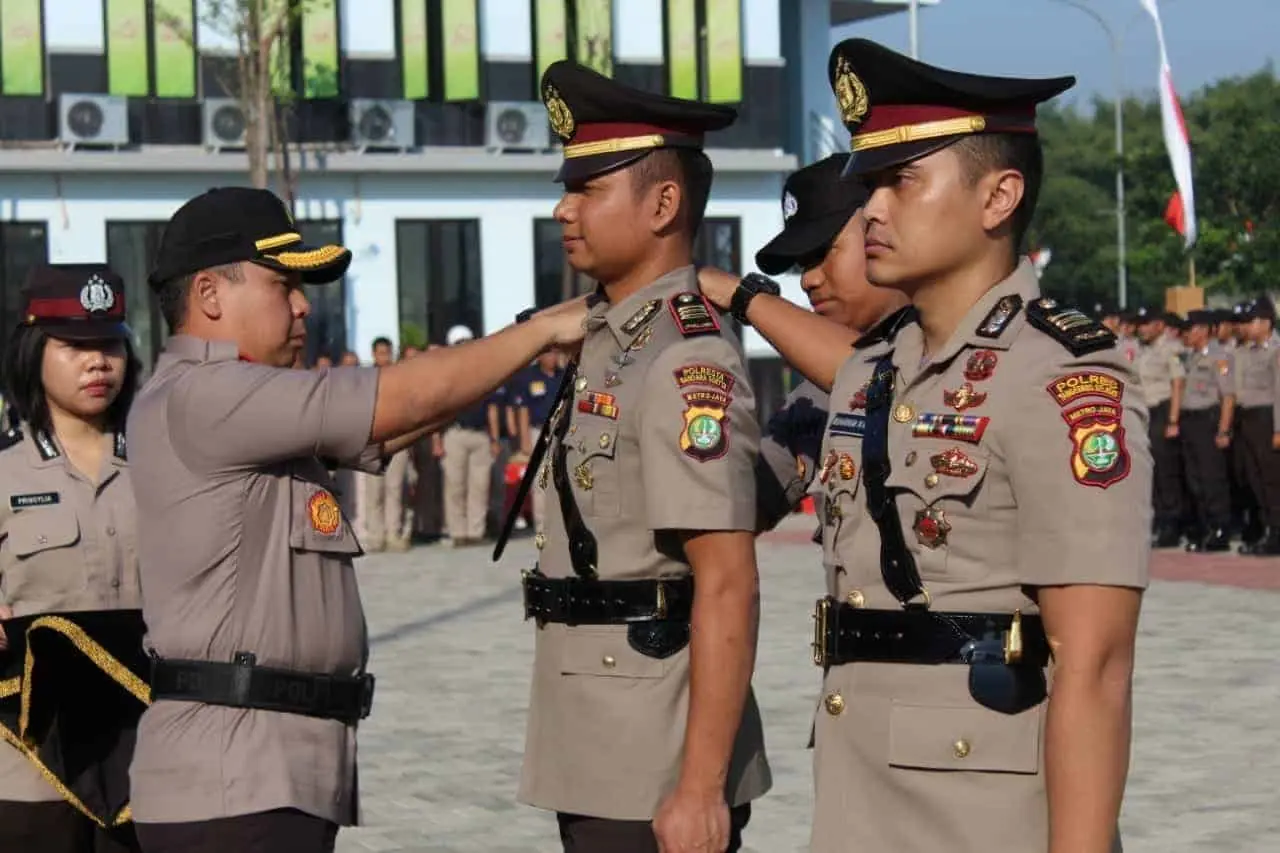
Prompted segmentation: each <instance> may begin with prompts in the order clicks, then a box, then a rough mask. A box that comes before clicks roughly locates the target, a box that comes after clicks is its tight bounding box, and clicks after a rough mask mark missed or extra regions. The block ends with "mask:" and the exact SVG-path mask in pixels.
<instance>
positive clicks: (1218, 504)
mask: <svg viewBox="0 0 1280 853" xmlns="http://www.w3.org/2000/svg"><path fill="white" fill-rule="evenodd" d="M1213 321H1214V313H1213V312H1212V311H1208V310H1197V311H1189V312H1187V329H1186V332H1185V335H1186V342H1187V347H1188V349H1190V352H1189V353H1188V354H1187V362H1186V369H1187V390H1186V393H1185V394H1184V396H1183V398H1182V418H1181V420H1180V421H1179V423H1178V437H1179V438H1180V439H1181V440H1182V464H1183V470H1184V471H1185V472H1186V478H1187V489H1188V490H1189V491H1190V493H1191V500H1192V503H1193V505H1194V507H1195V511H1196V518H1197V521H1198V522H1199V525H1200V530H1199V535H1198V536H1196V537H1195V538H1193V539H1192V541H1190V542H1188V543H1187V550H1188V551H1191V552H1195V553H1206V552H1222V551H1227V550H1229V549H1230V548H1231V530H1230V528H1231V480H1230V475H1229V473H1228V470H1227V457H1226V456H1225V455H1224V453H1223V451H1225V450H1227V449H1229V448H1230V447H1231V424H1232V423H1233V420H1234V417H1235V390H1236V388H1235V379H1234V376H1233V370H1232V357H1231V353H1230V352H1228V350H1227V349H1225V348H1224V347H1222V346H1220V345H1219V344H1218V342H1217V341H1214V340H1211V339H1210V337H1209V334H1210V330H1211V329H1212V328H1213Z"/></svg>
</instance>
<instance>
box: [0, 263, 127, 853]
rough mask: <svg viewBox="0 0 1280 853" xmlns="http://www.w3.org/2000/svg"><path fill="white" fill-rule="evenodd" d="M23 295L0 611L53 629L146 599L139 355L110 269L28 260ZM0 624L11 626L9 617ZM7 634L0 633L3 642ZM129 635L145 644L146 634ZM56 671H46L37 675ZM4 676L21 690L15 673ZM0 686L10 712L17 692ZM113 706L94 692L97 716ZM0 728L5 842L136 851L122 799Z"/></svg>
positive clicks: (14, 353) (11, 381)
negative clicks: (97, 794)
mask: <svg viewBox="0 0 1280 853" xmlns="http://www.w3.org/2000/svg"><path fill="white" fill-rule="evenodd" d="M23 296H24V304H23V312H22V317H23V319H22V322H21V323H20V324H19V325H18V327H17V328H16V329H14V330H13V332H12V336H11V338H10V340H9V342H8V345H7V348H6V352H5V355H4V363H3V368H4V381H5V386H6V390H7V392H8V394H9V399H10V401H11V403H12V405H13V407H14V410H15V414H16V419H15V420H16V425H15V426H14V428H12V429H11V430H9V432H8V433H6V434H5V435H4V436H3V437H2V438H0V445H3V447H4V450H3V451H0V615H2V616H3V617H5V618H8V617H14V616H16V617H29V616H32V615H36V614H58V619H57V620H56V621H55V620H50V621H49V622H48V627H49V628H50V629H54V630H59V626H60V625H61V624H64V623H61V620H62V619H64V618H66V617H65V616H64V614H72V613H76V614H79V613H83V612H85V611H113V612H121V613H123V611H125V610H128V609H131V608H137V607H139V606H140V605H141V598H140V593H139V588H138V558H137V551H136V544H135V539H134V517H135V511H134V502H133V493H132V491H131V490H130V488H129V468H128V464H127V462H126V452H125V442H124V420H125V415H126V414H127V412H128V410H129V406H130V403H131V402H132V400H133V397H134V393H135V391H136V389H137V384H138V373H139V370H140V365H139V364H138V362H137V360H136V359H135V358H134V357H133V352H132V349H131V347H130V344H129V329H128V327H127V326H126V325H125V324H124V317H125V308H124V287H123V283H122V282H121V281H120V278H119V276H117V275H116V274H115V273H114V272H112V271H111V270H110V269H109V268H108V267H106V266H103V265H101V264H68V265H61V264H60V265H54V266H41V267H37V268H35V269H34V270H32V272H31V274H30V276H29V277H28V280H27V284H26V287H25V289H24V293H23ZM105 615H107V616H110V614H105ZM24 621H25V622H26V624H27V625H28V626H31V625H34V624H37V623H36V622H35V621H34V620H24ZM44 624H45V623H44V622H43V621H41V622H39V625H40V626H41V627H43V626H44ZM102 624H104V625H108V626H109V625H110V624H111V623H110V622H109V621H104V622H102ZM78 627H80V628H84V623H81V624H80V625H79V626H78ZM6 629H7V630H8V631H10V632H14V631H16V630H17V628H16V623H15V622H10V623H8V625H7V626H6ZM12 639H13V640H14V643H15V644H17V643H18V642H19V641H20V640H21V639H22V638H20V637H18V636H14V637H13V638H12ZM102 639H103V638H102V637H97V638H96V639H95V638H93V637H90V642H95V643H96V642H97V640H102ZM9 640H10V637H9V636H6V635H5V634H4V633H3V632H0V648H2V647H4V646H6V645H8V642H9ZM132 642H133V643H134V644H135V645H140V643H141V631H137V632H136V633H135V634H134V635H133V637H132ZM67 645H68V646H69V645H70V643H67ZM44 648H45V649H46V650H48V649H52V648H54V647H53V646H45V647H44ZM15 651H16V650H15ZM0 657H3V653H0ZM61 662H62V661H58V662H57V663H61ZM24 663H25V655H19V656H18V658H17V659H15V660H13V661H12V662H11V665H9V666H7V667H6V670H7V671H8V670H15V671H17V672H21V671H22V670H23V666H24ZM30 674H31V673H27V675H30ZM68 674H69V673H68ZM58 675H59V673H58V672H56V671H53V670H41V671H38V677H37V679H36V680H37V681H38V680H40V679H45V678H49V677H50V676H52V677H53V678H55V679H56V678H57V677H58ZM11 681H12V683H13V684H14V686H15V688H19V686H20V682H21V679H20V678H19V677H14V678H12V680H11ZM108 683H109V682H106V681H103V682H102V684H103V685H106V684H108ZM3 686H4V685H0V687H3ZM38 686H39V685H38V684H36V687H37V688H38ZM26 687H27V693H28V695H27V696H26V697H25V698H24V699H23V700H22V701H23V702H27V701H29V700H30V695H29V694H30V692H31V690H32V685H30V684H28V685H26ZM60 689H63V690H66V691H68V693H70V694H71V695H74V696H75V697H76V699H77V700H78V701H83V702H94V701H95V700H102V699H103V698H104V697H101V696H98V695H96V694H90V693H87V692H85V691H86V690H87V687H85V686H82V685H76V684H64V686H63V687H62V688H60ZM0 692H2V693H3V695H4V696H5V701H6V702H9V701H12V702H13V704H14V708H15V710H19V709H18V708H17V706H18V703H19V698H18V696H17V695H12V696H11V693H12V691H10V690H7V689H5V690H0ZM18 692H21V690H20V689H19V690H18ZM110 705H111V703H109V702H106V701H103V702H102V707H103V708H104V710H103V713H106V711H105V708H106V707H109V706H110ZM28 710H29V709H28ZM137 710H139V711H140V710H141V704H139V705H138V706H137ZM19 713H20V710H19ZM2 733H3V735H4V739H5V743H4V744H0V850H6V851H9V850H12V851H27V853H46V851H47V853H93V851H95V850H96V851H122V850H132V849H136V848H135V846H134V841H133V830H132V827H131V826H129V825H128V823H127V821H128V817H127V813H125V812H124V810H123V809H120V810H118V811H112V812H111V813H108V811H107V810H106V809H105V806H104V807H103V808H101V809H98V808H95V805H97V804H96V803H94V802H93V800H92V798H87V797H85V795H84V791H83V789H82V788H81V787H80V786H78V785H75V784H74V781H75V780H73V779H71V778H67V777H66V776H60V775H59V774H58V773H57V772H56V767H55V766H54V765H51V764H48V763H46V762H45V761H43V760H42V759H41V756H40V755H39V754H37V753H35V752H32V751H31V750H30V749H28V748H27V746H26V745H25V744H21V743H20V741H21V738H20V733H19V732H18V731H17V727H16V726H15V727H14V728H13V729H10V728H9V727H8V726H4V728H3V732H2ZM125 760H127V758H126V759H125ZM121 781H125V780H123V779H122V780H121ZM73 787H74V788H75V790H73ZM86 800H88V801H86Z"/></svg>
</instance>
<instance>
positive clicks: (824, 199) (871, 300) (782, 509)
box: [756, 154, 906, 535]
mask: <svg viewBox="0 0 1280 853" xmlns="http://www.w3.org/2000/svg"><path fill="white" fill-rule="evenodd" d="M848 160H849V155H848V154H832V155H831V156H829V157H827V158H825V159H823V160H819V161H818V162H817V163H813V164H811V165H808V166H805V167H804V168H803V169H800V170H799V171H797V172H793V173H792V174H791V175H790V176H789V177H788V178H787V180H786V183H785V185H784V186H783V190H782V221H783V227H782V231H780V232H779V233H778V234H777V235H776V236H775V237H774V238H773V239H772V240H770V241H769V242H768V243H767V244H765V246H764V247H763V248H762V249H760V251H758V252H757V253H756V266H757V267H759V268H760V270H761V271H763V272H764V273H766V274H767V275H778V274H780V273H785V272H789V271H792V270H795V271H797V272H799V274H800V286H801V287H802V288H803V289H804V292H805V295H806V296H807V297H808V298H809V304H810V306H811V307H812V308H813V310H814V312H815V313H817V314H820V315H822V316H823V317H826V318H827V319H829V320H833V321H835V322H837V323H839V324H840V325H842V326H846V327H848V328H849V329H850V330H852V331H853V332H856V333H858V334H865V333H866V332H867V331H869V330H870V329H871V328H872V327H874V326H875V325H876V323H878V322H880V321H881V320H883V319H884V318H885V317H887V316H888V315H889V314H891V313H893V312H894V311H896V310H898V309H899V308H901V307H903V305H905V304H906V297H904V296H903V295H902V294H901V293H900V292H898V291H896V290H891V289H889V288H884V287H875V286H873V285H872V284H871V283H870V282H868V281H867V274H866V258H865V256H864V254H863V245H862V238H863V233H864V231H865V230H866V222H865V220H864V219H863V217H862V215H861V213H860V210H861V208H862V204H863V202H865V201H866V192H865V190H863V189H862V187H861V186H860V185H858V184H856V183H850V182H846V181H841V180H840V175H841V174H842V173H843V171H844V168H845V165H846V164H847V162H848ZM827 407H828V397H827V394H826V392H825V391H822V390H821V389H820V388H818V386H816V385H814V384H813V383H812V382H810V381H808V380H804V381H802V382H801V383H800V384H799V385H798V386H797V387H796V388H795V389H794V390H793V391H792V392H791V393H790V394H789V395H788V396H787V399H786V402H784V403H783V405H782V407H781V408H780V409H779V410H778V411H777V412H776V413H774V415H773V416H772V417H770V419H769V423H768V424H767V425H766V427H765V431H764V436H763V437H762V439H761V442H760V460H759V462H758V463H757V470H758V471H759V477H758V478H757V484H756V488H757V497H758V499H759V501H760V510H761V521H760V524H761V528H762V529H767V528H772V527H773V526H774V525H775V524H777V522H778V521H780V520H782V518H784V517H785V516H786V515H787V514H788V513H789V512H791V511H792V510H793V509H794V508H795V507H796V505H797V504H799V503H800V501H801V500H802V499H803V498H804V496H805V494H806V493H807V492H808V491H809V487H810V485H811V484H812V482H813V480H814V478H815V477H816V476H817V473H818V464H819V462H820V461H821V454H820V452H819V451H820V450H821V446H822V435H823V432H824V430H825V429H826V425H827ZM821 498H822V495H821V493H818V494H816V495H814V499H815V500H814V510H815V512H817V513H818V516H819V517H821V514H822V512H823V508H822V504H821ZM820 534H821V527H819V535H820Z"/></svg>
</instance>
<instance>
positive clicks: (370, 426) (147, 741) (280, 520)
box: [129, 188, 585, 853]
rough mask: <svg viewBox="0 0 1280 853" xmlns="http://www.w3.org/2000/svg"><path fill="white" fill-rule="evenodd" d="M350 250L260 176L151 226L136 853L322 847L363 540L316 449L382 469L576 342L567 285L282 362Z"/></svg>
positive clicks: (349, 768) (359, 624)
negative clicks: (154, 231)
mask: <svg viewBox="0 0 1280 853" xmlns="http://www.w3.org/2000/svg"><path fill="white" fill-rule="evenodd" d="M350 257H351V255H350V253H349V252H348V251H347V250H346V249H344V248H342V247H339V246H320V247H310V246H306V245H304V244H303V242H302V238H301V237H300V236H299V235H298V233H297V231H296V229H295V227H294V224H293V221H292V219H291V217H290V216H289V214H288V211H287V209H286V208H285V206H284V205H283V203H282V202H280V201H279V200H278V199H277V198H276V197H275V196H273V195H272V194H271V193H269V192H267V191H265V190H255V189H247V188H221V189H214V190H211V191H209V192H207V193H205V194H204V195H201V196H198V197H197V198H195V199H193V200H191V201H190V202H188V203H187V204H185V205H184V206H183V207H182V208H181V209H180V210H179V211H178V212H177V213H176V214H175V215H174V217H173V219H172V220H170V222H169V224H168V227H167V228H166V230H165V235H164V239H163V241H162V243H161V246H160V251H159V253H158V258H157V261H156V268H155V270H154V271H153V273H152V275H151V283H152V286H153V287H154V288H155V289H156V295H157V299H158V302H159V304H160V306H161V309H162V311H163V313H164V315H165V318H166V321H167V322H168V324H169V326H170V329H171V331H173V332H174V333H175V334H174V336H173V337H172V338H170V340H169V341H168V343H167V345H166V348H165V351H164V353H163V354H162V355H161V357H160V359H159V361H158V362H157V364H156V368H155V373H154V374H153V376H152V377H151V379H150V380H149V381H148V383H147V385H146V386H145V387H144V388H143V390H142V392H141V393H140V394H139V396H138V401H137V403H136V404H135V406H134V408H133V412H132V413H131V415H130V418H129V436H130V439H131V441H132V443H133V447H134V449H135V453H134V458H133V465H134V491H135V493H136V495H137V501H138V510H139V525H138V540H139V552H140V558H141V560H140V574H141V579H142V593H143V610H144V615H145V617H146V622H147V628H148V632H149V633H148V645H149V646H150V648H151V649H152V651H153V653H154V654H155V656H156V661H155V664H154V667H153V673H152V694H153V696H152V698H153V704H152V705H151V707H150V708H149V709H148V710H147V711H146V713H145V714H144V715H143V718H142V720H141V723H140V724H139V727H138V741H137V749H136V752H135V754H134V761H133V765H132V781H133V812H134V817H135V819H136V821H137V825H138V837H139V839H140V841H141V843H142V848H143V850H144V851H146V853H169V851H175V853H176V851H182V853H195V851H228V850H236V851H244V853H258V851H272V853H282V851H283V853H289V851H298V853H317V851H328V850H332V849H333V845H334V837H335V835H336V832H337V827H338V826H339V825H350V824H353V823H356V822H357V819H358V815H359V809H358V798H357V787H356V725H357V723H358V721H359V720H360V719H361V718H362V717H364V716H365V715H366V714H367V713H368V712H369V706H370V702H371V701H372V690H373V680H372V676H370V675H369V674H367V673H366V672H365V661H366V656H367V652H368V644H367V637H366V631H365V620H364V613H363V610H362V608H361V605H360V596H359V593H358V591H357V587H356V579H355V574H354V572H353V571H352V565H351V561H352V558H353V557H355V556H358V555H359V554H360V553H361V550H360V544H359V543H358V542H357V541H356V538H355V536H354V535H353V533H352V530H351V526H350V524H349V522H348V519H347V518H346V517H345V513H344V512H343V511H342V509H341V508H340V505H339V503H338V501H337V500H336V498H335V496H334V494H333V490H334V484H333V482H332V480H331V478H330V476H329V474H328V473H327V470H326V464H327V463H326V460H327V461H328V467H339V466H348V467H350V466H360V467H362V468H366V469H372V468H376V465H377V461H378V460H379V459H384V458H386V457H387V456H389V455H391V453H393V452H394V451H395V450H397V449H399V446H400V445H403V444H405V443H407V442H411V441H412V440H414V439H416V437H417V436H418V435H420V434H421V428H423V427H426V426H429V425H431V424H433V423H439V422H443V421H444V420H446V419H447V418H449V417H450V416H451V415H452V413H453V412H454V411H456V410H457V409H458V408H460V407H462V406H465V405H468V404H470V403H471V402H473V401H474V400H476V399H479V398H480V397H481V396H483V395H484V394H486V393H488V392H490V391H491V390H492V389H494V388H496V387H497V386H498V385H499V384H501V383H502V382H503V381H505V380H506V379H507V377H508V376H509V375H510V374H512V373H514V372H515V371H517V370H518V369H519V368H521V367H523V366H524V365H525V364H528V362H529V361H530V359H532V358H533V357H534V356H535V355H536V354H537V353H538V352H540V351H541V350H543V349H544V348H545V347H547V346H548V345H551V344H552V343H555V342H557V341H563V342H570V343H571V342H574V341H576V340H578V339H580V337H581V335H582V328H581V327H582V321H583V319H584V318H585V305H584V301H582V300H579V301H577V302H575V303H570V304H567V305H565V306H560V307H557V308H554V309H550V310H548V311H546V312H543V313H542V314H539V315H538V316H536V317H535V318H534V319H533V320H531V321H529V322H527V323H524V324H522V325H521V326H519V327H515V328H512V329H508V330H505V331H503V332H500V333H498V334H496V335H493V336H492V337H490V338H488V339H485V340H482V341H475V342H472V343H469V344H465V345H460V346H457V347H451V348H449V349H447V350H438V351H433V352H430V353H426V354H424V355H422V356H420V357H418V358H415V359H412V360H409V361H403V362H400V363H398V364H393V365H390V366H388V367H385V368H346V367H334V368H330V369H328V370H325V371H303V370H290V369H287V368H288V366H289V365H290V364H291V363H292V362H293V359H294V355H295V353H296V352H297V351H298V350H299V349H301V348H302V346H303V344H304V342H305V319H306V316H307V312H308V304H307V301H306V297H305V296H304V294H303V290H302V285H303V284H304V283H314V284H321V283H324V282H330V281H334V280H336V279H338V278H340V277H341V276H342V275H343V273H344V271H345V270H346V268H347V265H348V263H349V262H350Z"/></svg>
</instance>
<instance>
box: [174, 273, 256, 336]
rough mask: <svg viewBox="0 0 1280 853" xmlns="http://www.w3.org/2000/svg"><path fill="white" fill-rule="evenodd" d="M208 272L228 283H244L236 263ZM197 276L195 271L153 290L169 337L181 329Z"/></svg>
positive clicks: (242, 275) (242, 274)
mask: <svg viewBox="0 0 1280 853" xmlns="http://www.w3.org/2000/svg"><path fill="white" fill-rule="evenodd" d="M210 272H215V273H217V274H218V275H221V276H222V277H223V278H225V279H227V280H228V281H235V282H241V281H244V271H243V270H242V269H241V268H240V264H238V263H234V264H223V265H222V266H217V267H212V268H210ZM199 274H200V271H199V270H197V271H196V272H193V273H187V274H186V275H180V276H178V277H176V278H171V279H169V280H168V281H166V282H164V283H163V284H161V285H159V286H158V287H156V288H155V296H156V304H157V305H158V306H159V308H160V316H162V317H164V323H165V325H166V326H168V327H169V334H171V335H174V334H177V333H178V330H179V329H181V328H182V324H183V322H184V321H185V320H186V319H187V303H188V302H189V301H190V297H191V285H192V284H193V283H194V282H195V280H196V276H197V275H199Z"/></svg>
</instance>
